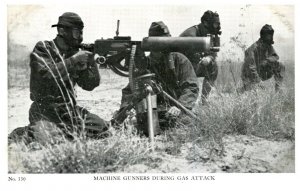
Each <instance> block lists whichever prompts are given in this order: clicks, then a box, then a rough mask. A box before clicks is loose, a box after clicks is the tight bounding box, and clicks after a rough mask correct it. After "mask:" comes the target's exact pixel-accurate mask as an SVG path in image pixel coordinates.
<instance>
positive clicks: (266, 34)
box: [260, 24, 274, 45]
mask: <svg viewBox="0 0 300 191" xmlns="http://www.w3.org/2000/svg"><path fill="white" fill-rule="evenodd" d="M273 35H274V29H273V28H272V26H271V25H268V24H266V25H264V26H263V27H262V29H261V30H260V38H261V39H262V41H263V42H264V43H265V44H267V45H272V44H274V41H273Z"/></svg>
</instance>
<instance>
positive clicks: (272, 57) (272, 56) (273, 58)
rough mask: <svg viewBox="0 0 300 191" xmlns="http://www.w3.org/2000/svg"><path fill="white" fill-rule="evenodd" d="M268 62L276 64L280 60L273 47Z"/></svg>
mask: <svg viewBox="0 0 300 191" xmlns="http://www.w3.org/2000/svg"><path fill="white" fill-rule="evenodd" d="M267 60H268V61H270V62H276V61H278V60H279V56H278V54H277V53H276V51H275V49H274V47H273V46H271V47H270V49H269V52H268V57H267Z"/></svg>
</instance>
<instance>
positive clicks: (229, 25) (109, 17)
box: [7, 4, 294, 60]
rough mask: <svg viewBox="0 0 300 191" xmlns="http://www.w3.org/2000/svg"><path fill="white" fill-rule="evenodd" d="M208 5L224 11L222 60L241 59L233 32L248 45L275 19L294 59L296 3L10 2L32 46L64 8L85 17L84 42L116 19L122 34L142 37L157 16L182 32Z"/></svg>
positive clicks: (12, 17)
mask: <svg viewBox="0 0 300 191" xmlns="http://www.w3.org/2000/svg"><path fill="white" fill-rule="evenodd" d="M66 7H67V8H66ZM206 10H212V11H217V12H218V13H219V15H220V19H221V27H222V31H223V33H222V35H221V44H222V49H221V52H220V53H219V59H223V58H224V56H225V57H226V56H228V55H230V54H232V52H234V54H236V58H239V59H243V52H242V51H241V49H238V48H235V46H234V45H232V44H230V43H229V39H230V37H232V36H238V35H239V33H240V35H239V36H240V39H241V41H242V42H244V43H245V44H246V46H247V47H248V46H250V45H251V44H252V43H253V42H254V41H256V40H257V39H258V38H259V31H260V29H261V27H262V26H263V25H264V24H271V25H272V26H273V28H274V30H275V35H274V40H275V44H274V47H275V49H276V50H277V52H278V54H279V56H280V58H281V60H293V57H294V7H293V6H287V5H272V6H271V5H250V6H246V5H237V4H232V5H230V4H227V5H225V4H223V5H222V4H219V5H204V6H203V5H201V6H200V5H185V6H184V5H142V4H141V5H122V6H120V5H118V6H116V5H102V6H101V5H89V6H87V5H86V6H82V5H75V6H70V5H68V6H61V5H59V6H55V5H47V6H43V5H39V6H36V5H34V6H30V5H27V6H25V5H18V6H12V5H10V6H8V17H7V19H8V20H7V21H8V22H7V25H8V26H7V27H8V32H9V34H10V38H11V39H13V40H14V41H15V42H19V43H20V44H23V45H26V46H28V47H29V49H32V48H33V47H34V45H35V43H36V42H37V41H40V40H51V39H53V38H54V37H55V36H56V28H51V25H52V24H56V23H57V21H58V17H59V16H60V15H62V13H64V12H67V11H71V12H76V13H78V14H79V15H80V16H81V17H82V20H83V21H84V24H85V28H84V34H83V37H84V42H94V40H95V39H99V38H101V37H103V38H104V39H105V38H112V37H113V36H115V31H116V23H117V20H118V19H119V20H120V21H121V24H120V34H119V35H120V36H122V35H123V36H131V37H132V39H133V40H142V38H143V37H146V36H147V35H148V29H149V26H150V24H151V22H153V21H163V22H164V23H165V24H166V25H167V26H168V27H169V29H170V31H171V34H172V36H178V35H179V34H180V33H181V32H183V31H184V30H185V29H186V28H188V27H190V26H192V25H196V24H198V23H199V22H200V18H201V16H202V15H203V13H204V12H205V11H206ZM287 50H288V51H287ZM228 51H229V52H230V53H228Z"/></svg>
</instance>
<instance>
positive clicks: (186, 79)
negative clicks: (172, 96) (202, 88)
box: [177, 55, 199, 109]
mask: <svg viewBox="0 0 300 191" xmlns="http://www.w3.org/2000/svg"><path fill="white" fill-rule="evenodd" d="M178 62H179V65H178V69H177V72H178V81H179V84H178V85H179V88H180V90H181V91H180V92H181V94H180V96H179V98H178V101H179V102H180V103H181V104H183V105H184V106H185V107H186V108H187V109H192V108H193V107H194V105H195V102H196V100H197V98H198V94H199V86H198V79H197V77H196V74H195V71H194V69H193V66H192V64H191V62H190V61H189V60H188V59H187V58H186V57H185V56H183V55H182V56H181V57H179V58H178Z"/></svg>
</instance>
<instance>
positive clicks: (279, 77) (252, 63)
mask: <svg viewBox="0 0 300 191" xmlns="http://www.w3.org/2000/svg"><path fill="white" fill-rule="evenodd" d="M264 27H265V28H267V29H268V27H270V25H265V26H264ZM264 27H263V29H264ZM263 29H262V30H263ZM270 30H273V29H272V28H271V27H270ZM273 33H274V32H273ZM273 33H272V34H273ZM271 41H273V40H272V39H271ZM278 60H279V56H278V55H277V53H276V51H275V49H274V48H273V46H272V42H271V43H265V42H264V40H263V38H262V37H261V38H260V39H259V40H258V41H256V42H255V43H254V44H252V45H251V46H250V47H249V48H248V49H247V50H246V51H245V60H244V64H243V66H242V76H241V77H242V80H243V84H244V90H250V89H252V88H253V87H254V85H255V84H258V83H260V82H261V81H264V80H267V79H270V78H271V77H272V76H274V79H275V89H276V90H278V89H279V87H280V85H281V83H282V81H283V77H284V72H285V67H284V65H283V64H282V63H281V62H279V61H278Z"/></svg>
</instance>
